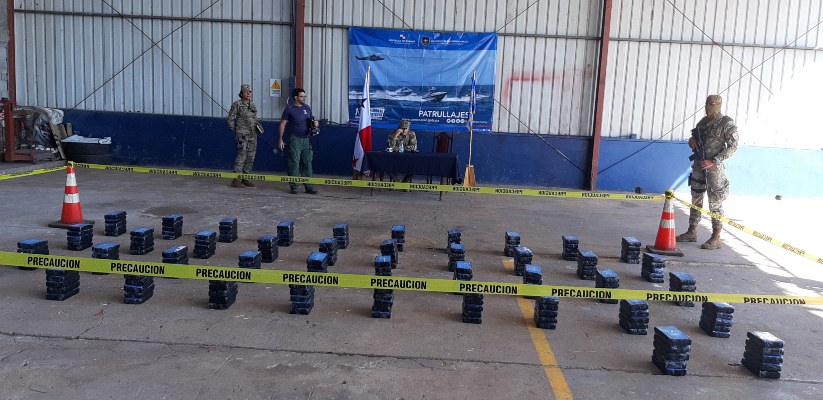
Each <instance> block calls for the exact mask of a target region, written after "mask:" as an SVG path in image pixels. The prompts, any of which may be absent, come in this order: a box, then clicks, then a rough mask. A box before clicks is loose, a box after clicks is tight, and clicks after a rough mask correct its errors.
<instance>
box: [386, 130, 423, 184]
mask: <svg viewBox="0 0 823 400" xmlns="http://www.w3.org/2000/svg"><path fill="white" fill-rule="evenodd" d="M410 126H411V122H410V121H409V120H407V119H403V120H400V125H399V126H398V127H397V129H395V130H394V132H392V133H391V134H389V138H388V140H387V142H388V146H389V147H388V148H389V149H391V151H394V152H400V147H401V146H402V147H403V151H408V152H416V151H417V135H415V134H414V131H412V130H409V127H410ZM389 176H390V177H391V178H392V180H395V181H396V180H397V175H396V174H389ZM411 181H412V175H406V176H404V177H403V182H411Z"/></svg>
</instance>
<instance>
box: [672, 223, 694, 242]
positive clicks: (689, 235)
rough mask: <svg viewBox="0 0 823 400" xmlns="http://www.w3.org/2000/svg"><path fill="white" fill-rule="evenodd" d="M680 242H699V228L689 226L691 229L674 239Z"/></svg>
mask: <svg viewBox="0 0 823 400" xmlns="http://www.w3.org/2000/svg"><path fill="white" fill-rule="evenodd" d="M674 240H675V241H678V242H696V241H697V226H696V225H689V229H688V230H687V231H686V232H683V233H681V234H679V235H677V237H676V238H675V239H674Z"/></svg>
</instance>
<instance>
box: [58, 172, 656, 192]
mask: <svg viewBox="0 0 823 400" xmlns="http://www.w3.org/2000/svg"><path fill="white" fill-rule="evenodd" d="M73 165H75V166H77V167H79V168H89V169H100V170H107V171H128V172H144V173H150V174H163V175H180V176H203V177H211V178H232V179H234V178H238V179H247V180H251V181H263V182H283V183H297V184H305V183H308V184H312V185H326V186H346V187H359V188H368V189H407V190H417V191H433V192H453V193H472V194H502V195H510V196H536V197H565V198H581V199H611V200H664V199H665V197H664V196H663V195H648V194H629V193H606V192H572V191H566V190H547V189H519V188H495V187H484V186H460V185H436V184H427V183H405V182H383V181H366V180H354V179H337V178H305V177H300V176H280V175H268V174H238V173H236V172H220V171H197V170H186V169H170V168H147V167H126V166H120V165H100V164H84V163H73Z"/></svg>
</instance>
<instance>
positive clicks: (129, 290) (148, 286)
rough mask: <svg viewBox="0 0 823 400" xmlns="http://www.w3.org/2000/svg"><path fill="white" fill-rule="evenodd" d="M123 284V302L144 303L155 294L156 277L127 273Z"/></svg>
mask: <svg viewBox="0 0 823 400" xmlns="http://www.w3.org/2000/svg"><path fill="white" fill-rule="evenodd" d="M125 278H126V283H125V285H123V303H125V304H143V303H145V302H146V301H147V300H148V299H150V298H151V297H152V296H154V277H151V276H140V275H125Z"/></svg>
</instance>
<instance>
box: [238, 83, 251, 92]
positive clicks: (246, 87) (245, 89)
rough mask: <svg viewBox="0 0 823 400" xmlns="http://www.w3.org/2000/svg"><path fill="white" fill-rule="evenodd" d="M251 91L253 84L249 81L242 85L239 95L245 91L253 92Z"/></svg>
mask: <svg viewBox="0 0 823 400" xmlns="http://www.w3.org/2000/svg"><path fill="white" fill-rule="evenodd" d="M251 91H252V90H251V85H249V84H247V83H244V84H242V85H240V93H238V95H242V94H243V92H251Z"/></svg>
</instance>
